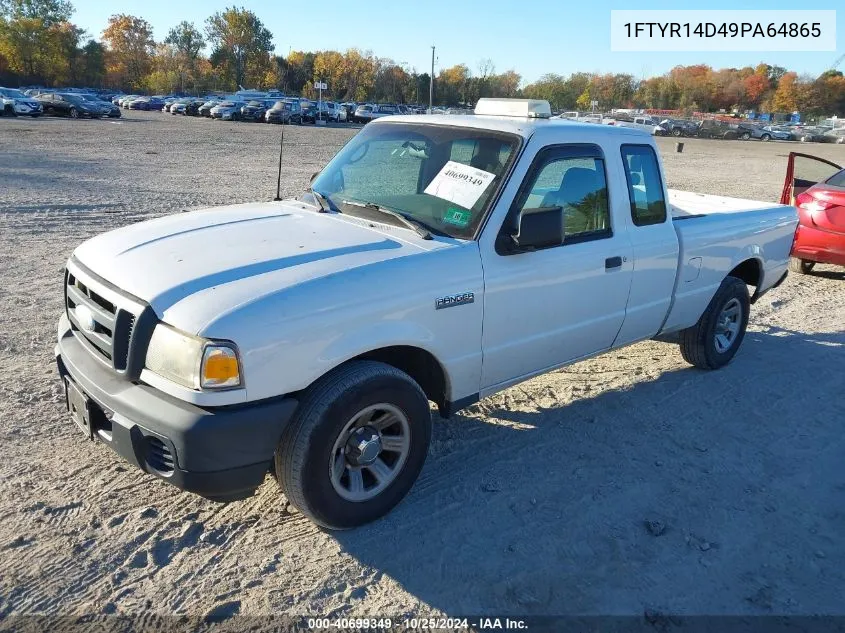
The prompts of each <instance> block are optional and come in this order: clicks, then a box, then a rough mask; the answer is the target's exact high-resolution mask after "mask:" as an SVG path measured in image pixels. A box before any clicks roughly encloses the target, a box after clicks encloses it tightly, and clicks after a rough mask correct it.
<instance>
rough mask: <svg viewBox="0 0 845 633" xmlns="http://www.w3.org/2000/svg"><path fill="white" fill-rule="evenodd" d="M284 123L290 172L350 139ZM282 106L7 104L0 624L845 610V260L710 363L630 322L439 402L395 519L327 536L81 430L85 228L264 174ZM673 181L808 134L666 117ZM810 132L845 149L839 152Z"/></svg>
mask: <svg viewBox="0 0 845 633" xmlns="http://www.w3.org/2000/svg"><path fill="white" fill-rule="evenodd" d="M353 133H354V132H353V131H351V129H350V128H345V129H334V128H332V129H316V128H311V127H307V128H306V127H292V128H287V145H286V148H285V157H284V173H283V193H284V194H288V195H292V194H295V193H297V192H299V191H301V190H302V189H303V188H304V187H305V186H306V185H307V183H308V177H309V176H310V175H311V173H313V172H314V171H316V170H318V169H319V168H320V167H321V166H322V165H323V164H324V163H325V162H326V161H327V160H328V159H329V158H330V157H331V155H332V154H333V153H334V152H335V151H336V150H337V149H338V148H339V147H340V146H341V145H342V144H343V143H344V142H345V141H346V140H347V139H348V138H349V137H350V136H351V135H352V134H353ZM278 134H279V128H278V127H271V126H267V125H257V124H243V123H240V124H238V123H223V122H213V121H210V120H207V119H195V118H184V117H174V116H170V115H168V114H159V113H134V112H132V113H129V114H128V115H126V116H125V118H123V119H121V120H119V121H105V120H101V121H69V120H59V119H39V120H24V119H14V120H13V119H2V120H0V236H2V237H0V368H2V369H0V376H2V379H0V442H2V446H3V458H2V462H0V490H2V495H1V496H0V551H2V554H0V618H2V617H3V616H8V615H10V614H24V613H47V614H84V613H91V612H94V613H113V612H117V613H137V612H141V611H144V612H153V613H159V614H167V613H182V614H199V615H202V614H208V613H214V614H218V615H221V614H222V615H227V614H233V613H241V614H266V613H275V614H288V613H289V614H298V615H301V614H311V615H329V614H331V615H361V616H364V615H393V616H397V615H399V614H417V615H432V614H435V613H445V614H450V615H455V614H468V613H487V614H498V615H501V614H505V613H507V614H600V613H613V614H642V613H643V612H644V610H647V609H651V610H657V611H662V612H673V613H681V614H816V613H821V614H833V613H837V614H845V601H843V599H842V597H843V588H844V587H845V547H843V541H842V534H843V531H845V511H843V508H845V468H843V460H842V456H843V454H845V439H843V437H845V434H843V421H845V400H843V399H842V394H843V393H845V371H843V370H845V362H843V360H845V349H843V347H845V273H843V271H842V269H836V268H833V267H825V266H822V267H818V268H817V269H816V271H817V272H816V274H814V275H812V276H807V277H798V276H796V275H793V276H791V277H790V278H789V279H788V280H787V282H786V283H785V284H784V285H783V286H781V288H779V289H777V290H776V291H773V292H771V293H770V294H768V295H766V296H765V297H764V298H763V299H762V300H761V301H760V302H759V303H758V304H757V305H756V306H755V307H754V309H753V311H752V322H751V326H750V328H749V333H748V336H747V337H746V340H745V343H744V346H743V349H742V351H741V352H740V354H739V355H738V356H737V358H736V360H735V361H734V362H733V363H732V364H731V365H730V366H728V367H727V368H725V369H724V370H722V371H719V372H713V373H705V372H700V371H697V370H694V369H691V368H689V367H688V366H686V365H685V364H684V362H683V361H682V359H681V357H680V354H679V352H678V351H677V348H676V347H675V346H672V345H668V344H661V343H652V342H649V343H642V344H639V345H636V346H634V347H631V348H627V349H623V350H620V351H616V352H612V353H609V354H607V355H605V356H602V357H599V358H596V359H594V360H590V361H587V362H583V363H579V364H577V365H574V366H572V367H568V368H566V369H564V370H561V371H558V372H554V373H552V374H550V375H547V376H543V377H540V378H537V379H534V380H532V381H530V382H527V383H525V384H522V385H519V386H517V387H514V388H512V389H510V390H508V391H506V392H504V393H501V394H499V395H497V396H494V397H491V398H488V399H486V400H483V401H482V402H480V403H479V404H477V405H475V406H473V407H471V408H470V409H468V410H466V411H464V412H462V414H460V415H458V416H456V417H455V418H454V419H452V420H449V421H445V420H441V419H439V418H438V417H437V416H436V414H433V415H435V418H436V420H435V422H436V424H435V429H434V436H433V443H432V447H431V451H430V456H429V459H428V462H427V464H426V467H425V469H424V471H423V474H422V476H421V478H420V480H419V481H418V483H417V485H416V486H415V487H414V489H413V490H412V492H411V494H410V496H409V497H408V499H406V500H405V501H404V502H403V503H402V504H401V505H400V506H399V507H398V508H397V509H396V510H395V511H394V512H393V513H392V514H390V515H389V516H388V517H387V518H386V519H384V520H382V521H380V522H378V523H376V524H373V525H371V526H368V527H365V528H363V529H359V530H356V531H353V532H346V533H327V532H323V531H321V530H320V529H318V528H316V527H315V526H314V525H313V524H311V523H310V522H309V521H308V520H306V519H304V518H303V517H302V516H301V515H300V514H298V513H294V512H292V511H290V510H288V509H287V507H286V504H285V501H284V498H283V497H282V496H281V495H280V493H279V492H278V491H277V487H276V484H275V483H274V482H273V481H271V480H270V479H269V478H268V479H267V481H266V482H265V484H264V486H263V487H262V488H261V489H260V490H259V494H257V495H256V496H255V497H253V498H251V499H249V500H247V501H243V502H238V503H234V504H229V505H218V504H214V503H211V502H208V501H205V500H203V499H201V498H199V497H196V496H193V495H189V494H183V493H179V492H178V491H176V490H175V489H172V488H171V487H169V486H167V485H166V484H164V483H161V482H159V481H156V480H154V479H153V478H151V477H148V476H144V475H142V474H141V473H139V472H136V471H135V470H132V469H130V468H128V467H127V466H126V465H125V464H124V463H123V462H122V461H121V460H120V459H118V458H117V457H116V456H114V455H113V454H112V453H111V452H110V451H109V450H108V449H107V448H105V447H103V446H101V445H98V444H95V443H89V442H86V441H85V440H83V439H82V437H81V435H80V434H79V432H78V430H77V429H76V428H75V427H74V426H73V424H72V423H71V422H70V421H69V419H68V417H67V415H66V413H65V411H64V401H63V396H62V391H61V387H60V384H59V381H58V380H57V376H56V372H55V367H54V359H53V344H54V339H55V324H56V321H57V319H58V316H59V314H60V312H61V309H62V308H61V303H62V290H61V282H62V273H61V271H62V266H63V264H64V262H65V260H66V258H67V257H68V255H69V254H70V253H71V251H72V249H73V248H74V247H75V246H76V245H77V244H79V243H80V242H81V241H83V240H84V239H86V238H88V237H90V236H93V235H95V234H96V233H99V232H101V231H105V230H107V229H110V228H114V227H118V226H121V225H124V224H127V223H129V222H134V221H137V220H141V219H144V218H150V217H154V216H159V215H163V214H168V213H173V212H175V211H179V210H182V209H187V208H191V207H197V206H200V205H218V204H226V203H234V202H245V201H250V200H267V199H269V198H271V197H272V196H273V194H274V193H275V192H274V187H275V180H276V172H275V170H276V160H277V156H278ZM658 143H659V145H660V146H661V148H662V150H663V158H664V161H665V164H666V169H667V172H668V180H669V185H670V186H671V187H673V188H680V189H692V190H695V191H700V192H703V193H717V194H725V195H734V196H738V197H746V198H760V199H765V200H772V201H774V200H776V199H777V198H778V195H779V192H780V187H781V179H782V175H783V171H784V167H785V162H786V158H785V156H786V153H787V152H788V151H789V150H790V149H796V150H797V149H798V145H797V144H787V143H768V144H766V143H760V142H736V141H733V142H731V141H703V140H689V139H687V140H685V143H686V147H685V150H684V152H683V153H681V154H678V153H675V152H674V139H660V140H659V141H658ZM800 149H801V150H802V151H806V152H809V153H816V154H819V155H823V156H826V157H828V158H831V159H833V160H835V161H836V160H838V161H839V162H843V163H845V148H843V147H841V146H833V145H812V146H807V145H801V147H800Z"/></svg>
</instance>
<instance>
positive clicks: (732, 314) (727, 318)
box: [713, 298, 742, 354]
mask: <svg viewBox="0 0 845 633" xmlns="http://www.w3.org/2000/svg"><path fill="white" fill-rule="evenodd" d="M741 324H742V304H741V303H740V302H739V299H737V298H733V299H731V300H730V301H728V302H727V303H726V304H725V307H724V308H722V312H721V313H720V314H719V316H718V317H717V319H716V335H715V337H714V338H713V344H714V345H715V346H716V351H717V352H719V353H720V354H724V353H725V352H727V351H728V350H729V349H730V348H731V347H732V346H733V344H734V342H735V341H736V339H737V335H738V334H739V328H740V325H741Z"/></svg>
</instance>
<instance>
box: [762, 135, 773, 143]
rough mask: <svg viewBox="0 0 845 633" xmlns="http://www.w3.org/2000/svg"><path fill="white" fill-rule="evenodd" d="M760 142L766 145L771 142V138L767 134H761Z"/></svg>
mask: <svg viewBox="0 0 845 633" xmlns="http://www.w3.org/2000/svg"><path fill="white" fill-rule="evenodd" d="M760 140H761V141H763V142H764V143H768V142H769V141H771V140H772V137H771V136H770V135H769V134H763V136H761V137H760Z"/></svg>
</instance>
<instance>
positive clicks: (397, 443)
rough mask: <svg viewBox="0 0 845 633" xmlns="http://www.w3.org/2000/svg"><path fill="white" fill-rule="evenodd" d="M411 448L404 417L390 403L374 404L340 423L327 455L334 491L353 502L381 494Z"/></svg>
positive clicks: (409, 427)
mask: <svg viewBox="0 0 845 633" xmlns="http://www.w3.org/2000/svg"><path fill="white" fill-rule="evenodd" d="M410 448H411V426H410V424H409V422H408V417H407V416H406V415H405V413H403V412H402V410H401V409H399V408H397V407H395V406H394V405H392V404H387V403H386V402H384V403H379V404H374V405H371V406H369V407H366V408H365V409H362V410H361V411H359V412H358V413H356V414H355V415H353V416H352V418H351V419H350V420H349V421H348V422H347V423H346V424H345V425H344V427H343V430H342V431H341V432H340V435H338V438H337V440H336V441H335V443H334V447H333V448H332V452H331V454H330V455H329V478H330V479H331V482H332V487H334V489H335V492H337V494H339V495H340V496H341V497H342V498H343V499H346V500H347V501H353V502H362V501H369V500H370V499H373V498H375V497H376V496H378V495H379V494H381V493H382V492H383V491H384V490H385V489H386V488H387V487H388V486H389V485H390V484H391V483H393V481H394V480H395V479H396V477H397V476H398V475H399V473H400V472H401V471H402V467H403V466H404V465H405V462H406V461H407V459H408V453H409V452H410Z"/></svg>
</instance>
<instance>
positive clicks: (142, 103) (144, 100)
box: [124, 97, 150, 110]
mask: <svg viewBox="0 0 845 633" xmlns="http://www.w3.org/2000/svg"><path fill="white" fill-rule="evenodd" d="M124 107H125V108H126V109H127V110H149V109H150V98H149V97H137V98H136V99H132V100H131V101H130V102H129V104H128V105H126V106H124Z"/></svg>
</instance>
